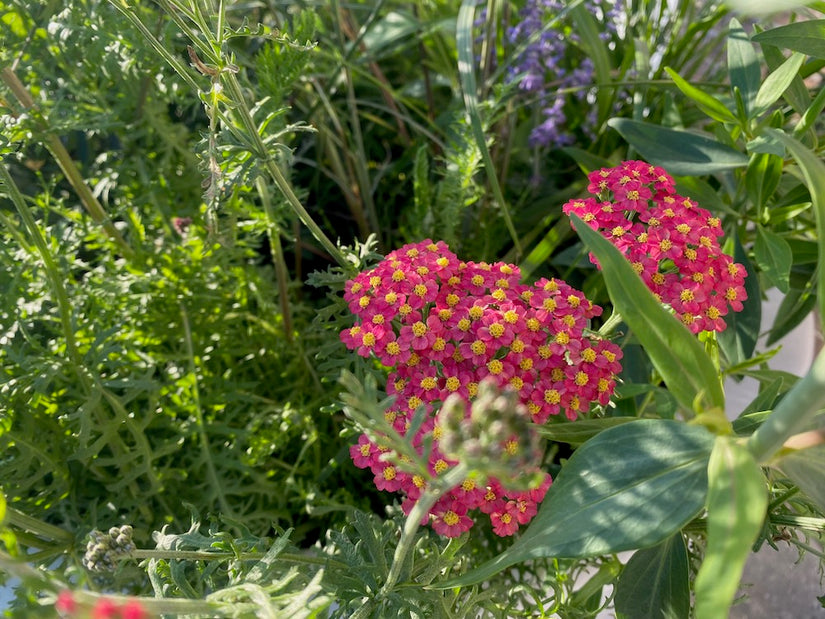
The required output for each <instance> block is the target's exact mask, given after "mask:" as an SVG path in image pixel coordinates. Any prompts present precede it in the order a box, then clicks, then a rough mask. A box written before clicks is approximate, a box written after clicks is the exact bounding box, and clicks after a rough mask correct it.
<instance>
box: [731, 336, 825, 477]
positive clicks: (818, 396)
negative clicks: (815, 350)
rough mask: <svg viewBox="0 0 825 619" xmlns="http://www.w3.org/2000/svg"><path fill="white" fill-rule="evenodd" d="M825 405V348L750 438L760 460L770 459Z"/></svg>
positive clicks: (754, 453) (754, 455)
mask: <svg viewBox="0 0 825 619" xmlns="http://www.w3.org/2000/svg"><path fill="white" fill-rule="evenodd" d="M824 406H825V349H823V350H822V351H821V352H820V353H819V355H818V356H817V358H816V359H815V360H814V362H813V365H812V366H811V369H810V370H809V371H808V373H807V374H806V375H805V376H804V377H803V378H802V379H800V380H799V382H797V383H796V385H794V387H793V389H791V390H790V391H789V392H788V393H787V394H786V395H785V397H784V398H782V401H781V402H780V403H779V405H778V406H777V407H776V409H775V410H774V411H773V412H772V413H771V414H770V415H769V416H768V418H767V419H766V420H765V423H763V424H762V425H761V426H759V428H758V429H757V430H756V432H754V433H753V435H752V436H751V437H750V438H749V439H748V443H747V445H748V449H749V450H750V452H751V453H752V454H753V457H754V458H755V459H756V461H757V462H765V461H767V460H769V459H770V458H771V457H772V456H773V455H774V454H775V453H776V452H777V451H778V450H779V449H780V447H782V444H783V443H784V442H785V441H786V440H788V439H789V438H790V437H791V436H793V435H794V434H795V433H796V432H797V431H799V429H800V428H801V427H802V426H803V424H804V423H805V422H806V421H807V420H808V419H809V418H811V417H812V416H813V415H815V414H816V413H817V412H819V411H820V410H821V409H822V408H823V407H824Z"/></svg>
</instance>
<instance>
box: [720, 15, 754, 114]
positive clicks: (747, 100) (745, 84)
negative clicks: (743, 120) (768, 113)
mask: <svg viewBox="0 0 825 619" xmlns="http://www.w3.org/2000/svg"><path fill="white" fill-rule="evenodd" d="M728 75H729V76H730V85H731V88H734V89H737V90H738V91H739V93H740V94H741V95H742V101H743V103H744V104H745V112H746V113H747V115H748V118H752V117H753V116H755V110H754V103H755V101H756V95H757V93H758V92H759V86H760V84H761V83H762V73H761V69H760V66H759V56H758V55H757V54H756V50H755V49H754V47H753V43H751V41H750V39H749V38H748V35H747V33H746V32H745V30H744V29H743V28H742V24H740V23H739V21H738V20H736V19H735V18H734V19H731V20H730V28H729V32H728Z"/></svg>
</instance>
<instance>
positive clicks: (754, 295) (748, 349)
mask: <svg viewBox="0 0 825 619" xmlns="http://www.w3.org/2000/svg"><path fill="white" fill-rule="evenodd" d="M734 241H735V243H734V250H733V259H734V260H735V261H736V262H738V263H739V264H741V265H742V266H744V267H745V271H746V272H747V274H748V276H747V277H746V278H745V292H747V294H748V298H747V299H746V300H745V302H744V303H743V304H742V311H741V312H730V313H729V314H728V315H727V316H726V317H725V322H727V324H728V328H727V329H725V330H724V331H722V332H721V333H718V334H717V335H716V339H717V341H718V342H719V346H720V348H721V350H722V352H723V354H724V355H725V359H726V360H727V362H728V364H729V365H737V364H740V363H743V362H745V361H746V360H747V359H750V358H751V357H752V356H753V353H754V351H755V350H756V342H757V340H758V339H759V330H760V329H761V327H762V289H761V287H760V286H759V277H758V276H757V274H756V271H754V268H753V264H751V261H750V260H749V259H748V255H747V253H746V252H745V249H744V247H742V243H741V242H740V241H739V238H738V237H736V238H735V239H734Z"/></svg>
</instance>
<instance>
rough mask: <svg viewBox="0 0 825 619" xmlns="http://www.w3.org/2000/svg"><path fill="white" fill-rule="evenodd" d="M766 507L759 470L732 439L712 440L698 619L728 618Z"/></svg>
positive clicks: (765, 495) (766, 492)
mask: <svg viewBox="0 0 825 619" xmlns="http://www.w3.org/2000/svg"><path fill="white" fill-rule="evenodd" d="M767 506H768V491H767V485H766V481H765V476H764V475H763V473H762V469H761V468H760V467H759V465H758V464H757V463H756V461H755V460H754V458H753V456H752V455H751V453H750V452H749V451H748V449H747V448H745V447H744V446H743V445H741V444H739V443H737V442H735V439H732V438H731V437H727V436H720V437H718V438H717V439H716V442H715V444H714V446H713V451H712V453H711V455H710V462H709V463H708V501H707V510H708V525H707V526H708V541H707V548H706V549H705V559H704V561H703V562H702V566H701V567H700V568H699V573H698V574H697V575H696V583H695V586H694V589H695V593H696V616H697V617H708V618H712V617H720V618H722V617H727V616H728V609H729V608H730V605H731V603H732V602H733V598H734V596H735V595H736V590H737V588H738V586H739V580H740V578H741V577H742V569H743V568H744V567H745V560H746V559H747V557H748V555H749V554H750V552H751V547H752V546H753V543H754V541H756V537H757V535H758V534H759V531H760V530H761V528H762V522H763V520H764V519H765V512H766V509H767Z"/></svg>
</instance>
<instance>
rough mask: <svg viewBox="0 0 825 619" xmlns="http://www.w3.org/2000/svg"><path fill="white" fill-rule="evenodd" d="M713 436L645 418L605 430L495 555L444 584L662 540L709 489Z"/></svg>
mask: <svg viewBox="0 0 825 619" xmlns="http://www.w3.org/2000/svg"><path fill="white" fill-rule="evenodd" d="M712 447H713V435H712V434H711V433H710V432H708V431H707V430H706V429H705V428H704V427H702V426H694V425H688V424H686V423H683V422H678V421H670V420H665V419H639V420H636V421H633V422H631V423H626V424H623V425H620V426H617V427H614V428H610V429H609V430H605V431H604V432H601V433H599V434H598V435H597V436H595V437H594V438H593V439H591V440H589V441H587V442H586V443H585V444H584V445H582V446H581V447H580V448H579V449H578V450H576V452H575V453H574V454H573V456H572V457H571V458H570V460H568V461H567V464H565V465H564V467H562V470H561V473H559V475H558V477H557V478H556V480H555V481H554V482H553V485H552V486H550V490H549V491H548V492H547V496H546V497H545V499H544V502H543V503H542V505H541V507H540V509H539V512H538V514H536V517H535V518H534V519H533V522H532V523H531V524H530V526H529V527H528V528H527V530H526V531H525V532H524V533H523V534H522V535H521V537H519V538H518V539H517V540H516V541H515V543H514V544H513V545H512V546H511V547H510V548H508V549H507V550H505V551H504V552H503V553H502V554H500V555H499V556H498V557H496V558H495V559H492V560H490V561H488V562H487V563H484V564H483V565H481V566H479V567H478V568H476V569H474V570H471V571H469V572H467V573H466V574H463V575H461V576H458V577H456V578H452V579H450V580H448V581H445V582H442V583H438V584H437V585H436V586H438V587H439V588H445V589H446V588H449V587H457V586H465V585H470V584H473V583H477V582H481V581H483V580H486V579H487V578H490V577H491V576H493V575H495V574H497V573H498V572H500V571H501V570H504V569H506V568H507V567H509V566H511V565H514V564H516V563H520V562H522V561H526V560H528V559H536V558H539V557H570V558H577V557H592V556H598V555H602V554H608V553H613V552H620V551H623V550H632V549H636V548H645V547H648V546H652V545H654V544H657V543H659V542H661V541H663V540H665V539H667V538H668V537H670V536H671V535H673V534H674V533H675V532H676V531H678V530H680V529H681V528H682V527H683V526H684V525H685V524H687V523H688V522H689V521H690V520H691V519H693V518H694V517H695V516H696V515H697V514H698V513H699V512H700V511H701V509H702V507H703V506H704V503H705V496H706V494H707V461H708V458H709V456H710V451H711V448H712Z"/></svg>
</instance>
